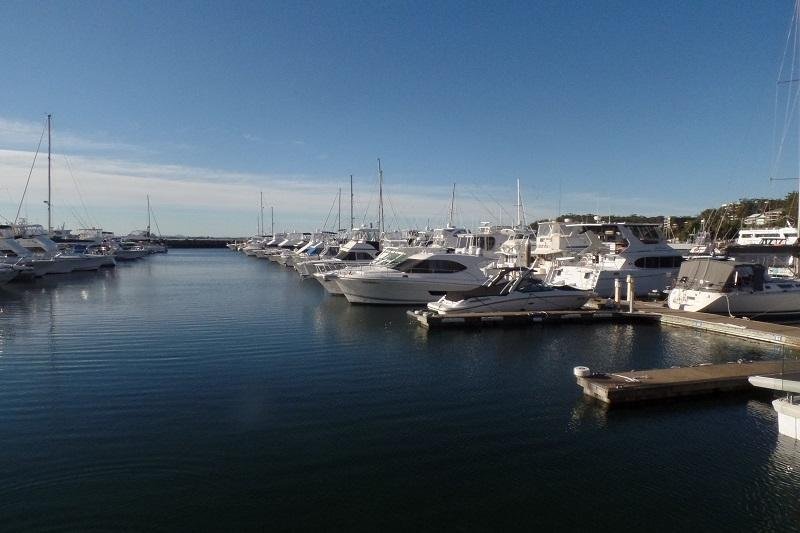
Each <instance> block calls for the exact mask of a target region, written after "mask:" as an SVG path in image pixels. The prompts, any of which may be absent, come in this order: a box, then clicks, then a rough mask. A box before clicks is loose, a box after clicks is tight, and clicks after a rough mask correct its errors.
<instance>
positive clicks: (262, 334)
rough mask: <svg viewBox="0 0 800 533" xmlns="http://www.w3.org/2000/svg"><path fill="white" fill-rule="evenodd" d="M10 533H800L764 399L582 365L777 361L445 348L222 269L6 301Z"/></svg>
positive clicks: (473, 338) (307, 284) (2, 326)
mask: <svg viewBox="0 0 800 533" xmlns="http://www.w3.org/2000/svg"><path fill="white" fill-rule="evenodd" d="M0 306H1V307H2V314H0V479H1V480H2V483H0V529H2V530H3V531H33V530H63V531H76V530H110V529H126V530H140V531H164V530H175V529H184V530H242V529H268V530H297V529H325V530H352V529H362V530H365V529H377V528H381V529H402V530H410V529H422V530H440V529H444V528H447V529H454V530H486V529H495V530H497V529H518V530H520V529H524V530H532V529H534V528H540V529H545V530H554V529H558V530H578V529H581V530H583V529H589V528H592V529H595V530H615V531H620V530H623V531H624V530H643V529H650V530H677V529H686V530H690V531H696V530H703V531H730V530H739V531H742V530H746V531H753V530H773V531H775V530H777V531H800V445H798V443H796V442H795V441H793V440H791V439H786V438H784V437H779V436H778V434H777V422H776V418H775V414H774V412H773V411H772V408H771V406H770V405H769V403H768V402H769V398H761V399H752V398H742V397H734V398H726V399H722V400H720V399H711V400H704V401H701V402H684V403H675V404H668V405H658V406H650V407H647V408H633V409H630V408H628V409H614V410H610V411H609V410H607V409H604V408H603V407H602V406H600V405H598V404H596V403H592V402H590V401H587V400H584V399H583V398H582V395H581V392H580V390H579V389H578V387H577V386H576V385H575V380H574V378H573V377H572V374H571V371H572V367H573V366H576V365H578V364H586V365H588V366H590V367H593V368H597V369H603V370H619V369H631V368H649V367H663V366H669V365H675V364H681V365H686V364H692V363H697V362H704V361H726V360H732V359H737V358H740V357H744V358H775V357H781V356H782V353H781V351H780V349H778V348H772V347H768V346H762V345H759V344H753V343H745V342H740V341H736V340H732V339H726V338H722V337H717V336H713V335H707V334H701V333H696V332H690V331H684V330H678V329H668V328H664V329H661V328H660V327H658V326H648V325H639V326H636V327H633V326H621V325H601V326H589V327H587V326H554V327H531V328H528V329H505V330H500V329H485V330H481V331H463V330H461V331H434V332H430V333H428V332H425V331H424V330H422V329H420V328H418V327H416V326H414V325H412V324H411V323H410V322H409V321H408V319H407V318H406V316H405V314H404V313H405V310H404V309H402V308H374V307H362V306H351V305H348V304H347V302H346V301H345V300H344V299H342V298H335V297H330V296H328V295H326V294H325V293H324V291H323V290H322V289H321V287H319V286H318V285H317V284H316V282H314V281H301V280H299V279H298V277H297V275H296V274H295V273H294V272H290V271H288V270H285V269H284V268H283V267H280V266H278V265H277V264H274V263H269V262H266V261H259V260H255V259H251V258H247V257H244V256H242V255H238V254H234V253H232V252H229V251H227V250H212V251H194V250H192V251H178V250H176V251H171V252H170V253H169V254H168V255H163V256H153V257H150V258H148V259H146V260H143V261H140V262H136V263H131V264H120V265H119V266H118V267H117V268H116V269H111V270H107V271H103V272H101V273H99V274H96V273H87V274H82V275H71V276H60V277H46V278H44V279H42V280H37V281H36V282H32V283H27V284H11V285H9V286H6V287H4V288H3V289H2V290H0Z"/></svg>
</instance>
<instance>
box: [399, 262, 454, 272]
mask: <svg viewBox="0 0 800 533" xmlns="http://www.w3.org/2000/svg"><path fill="white" fill-rule="evenodd" d="M466 269H467V267H466V266H464V265H462V264H461V263H457V262H455V261H447V260H445V259H406V260H405V261H403V262H402V263H400V264H399V265H397V266H396V267H395V270H399V271H400V272H407V273H409V274H452V273H454V272H461V271H462V270H466Z"/></svg>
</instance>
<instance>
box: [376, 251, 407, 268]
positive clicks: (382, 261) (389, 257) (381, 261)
mask: <svg viewBox="0 0 800 533" xmlns="http://www.w3.org/2000/svg"><path fill="white" fill-rule="evenodd" d="M406 257H407V256H406V254H404V253H403V252H400V251H396V250H394V251H392V250H384V251H383V252H381V254H380V255H379V256H378V257H376V258H375V261H373V264H375V265H380V266H385V267H389V268H392V267H394V266H396V265H399V264H400V263H401V262H403V260H404V259H405V258H406Z"/></svg>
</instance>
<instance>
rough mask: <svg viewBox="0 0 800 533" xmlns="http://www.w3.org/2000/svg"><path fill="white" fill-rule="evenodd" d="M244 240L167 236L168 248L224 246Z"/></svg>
mask: <svg viewBox="0 0 800 533" xmlns="http://www.w3.org/2000/svg"><path fill="white" fill-rule="evenodd" d="M237 240H238V241H241V240H244V239H243V238H242V237H167V238H165V239H164V242H166V243H167V247H168V248H225V245H226V244H228V243H229V242H233V241H237Z"/></svg>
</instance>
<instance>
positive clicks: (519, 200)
mask: <svg viewBox="0 0 800 533" xmlns="http://www.w3.org/2000/svg"><path fill="white" fill-rule="evenodd" d="M517 227H522V195H521V194H520V192H519V178H517Z"/></svg>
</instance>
